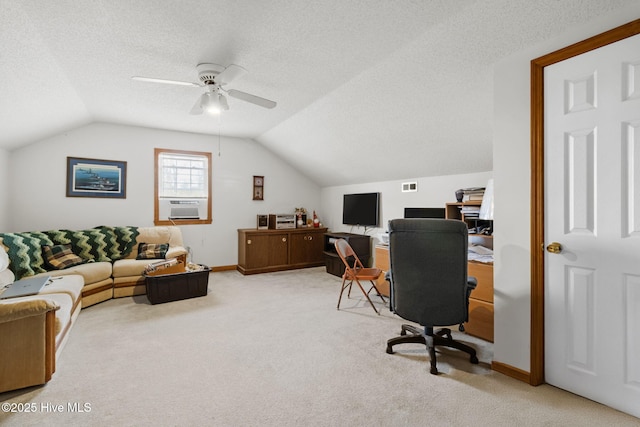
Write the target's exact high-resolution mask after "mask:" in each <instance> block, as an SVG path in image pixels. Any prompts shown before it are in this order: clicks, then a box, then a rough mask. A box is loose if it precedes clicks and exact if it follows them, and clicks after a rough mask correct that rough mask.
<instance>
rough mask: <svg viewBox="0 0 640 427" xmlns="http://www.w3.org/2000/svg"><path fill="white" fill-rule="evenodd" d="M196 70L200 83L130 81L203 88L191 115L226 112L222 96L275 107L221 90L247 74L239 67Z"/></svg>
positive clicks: (205, 66)
mask: <svg viewBox="0 0 640 427" xmlns="http://www.w3.org/2000/svg"><path fill="white" fill-rule="evenodd" d="M196 69H197V71H198V80H200V83H192V82H184V81H179V80H167V79H156V78H151V77H141V76H133V77H132V79H133V80H138V81H143V82H151V83H163V84H172V85H180V86H196V87H203V88H205V92H204V93H203V94H202V95H201V96H200V98H198V100H197V101H196V103H195V104H194V106H193V108H192V109H191V111H190V113H191V114H202V113H203V112H207V113H210V114H219V113H220V112H221V111H222V110H228V109H229V104H228V103H227V98H226V97H225V96H224V94H227V95H229V96H230V97H232V98H237V99H240V100H242V101H246V102H250V103H252V104H255V105H258V106H260V107H264V108H274V107H275V106H276V105H277V104H276V103H275V102H274V101H270V100H268V99H265V98H261V97H259V96H256V95H251V94H250V93H246V92H241V91H239V90H236V89H229V90H227V89H225V88H223V86H225V85H227V84H229V83H231V82H232V81H233V80H235V79H237V78H238V77H241V76H244V75H245V74H247V70H245V69H244V68H242V67H241V66H239V65H235V64H231V65H229V66H228V67H223V66H221V65H217V64H198V66H197V67H196Z"/></svg>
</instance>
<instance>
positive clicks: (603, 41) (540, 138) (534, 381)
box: [529, 19, 640, 385]
mask: <svg viewBox="0 0 640 427" xmlns="http://www.w3.org/2000/svg"><path fill="white" fill-rule="evenodd" d="M636 34H640V19H636V20H634V21H631V22H629V23H627V24H624V25H621V26H619V27H616V28H614V29H612V30H609V31H606V32H604V33H601V34H598V35H596V36H593V37H591V38H588V39H586V40H583V41H581V42H578V43H575V44H572V45H570V46H567V47H565V48H562V49H559V50H556V51H555V52H552V53H549V54H547V55H544V56H541V57H539V58H536V59H534V60H532V61H531V333H530V338H531V354H530V372H529V384H531V385H540V384H543V383H544V382H545V378H544V356H545V353H544V352H545V348H544V323H545V322H544V320H545V319H544V276H545V274H544V273H545V265H544V222H545V218H544V207H545V206H544V190H545V187H544V68H545V67H546V66H549V65H553V64H555V63H557V62H561V61H564V60H566V59H569V58H573V57H574V56H578V55H581V54H583V53H586V52H589V51H592V50H595V49H598V48H600V47H603V46H606V45H608V44H611V43H615V42H617V41H620V40H623V39H626V38H628V37H632V36H635V35H636Z"/></svg>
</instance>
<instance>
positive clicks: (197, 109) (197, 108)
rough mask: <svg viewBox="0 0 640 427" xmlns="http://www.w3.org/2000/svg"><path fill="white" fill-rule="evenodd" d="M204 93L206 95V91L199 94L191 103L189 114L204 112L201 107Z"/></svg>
mask: <svg viewBox="0 0 640 427" xmlns="http://www.w3.org/2000/svg"><path fill="white" fill-rule="evenodd" d="M206 95H207V94H206V93H203V94H202V95H200V97H199V98H198V100H197V101H196V103H195V104H193V108H191V111H189V114H194V115H195V114H202V113H203V112H204V110H203V109H202V101H203V97H205V96H206Z"/></svg>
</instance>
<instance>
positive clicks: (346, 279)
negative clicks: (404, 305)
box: [335, 239, 386, 314]
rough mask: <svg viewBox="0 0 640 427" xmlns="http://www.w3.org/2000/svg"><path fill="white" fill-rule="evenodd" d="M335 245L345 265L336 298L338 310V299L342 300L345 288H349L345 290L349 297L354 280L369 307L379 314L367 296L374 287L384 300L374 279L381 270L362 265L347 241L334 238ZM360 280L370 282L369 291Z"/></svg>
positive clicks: (378, 275) (376, 278)
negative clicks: (350, 262) (351, 262)
mask: <svg viewBox="0 0 640 427" xmlns="http://www.w3.org/2000/svg"><path fill="white" fill-rule="evenodd" d="M335 247H336V252H337V253H338V255H339V256H340V259H341V260H342V262H343V263H344V266H345V270H344V274H343V275H342V287H341V289H340V297H339V298H338V306H337V309H338V310H339V309H340V301H341V300H342V294H343V292H344V290H345V289H346V288H349V291H348V292H347V298H350V297H351V285H352V284H353V282H354V281H355V282H356V283H357V284H358V287H359V288H360V290H361V291H362V293H363V294H364V296H365V297H366V298H367V301H369V304H371V307H373V310H374V311H375V312H376V313H377V314H380V312H379V311H378V310H377V309H376V307H375V306H374V305H373V302H371V298H369V292H371V290H373V289H375V290H376V293H377V294H378V296H379V297H380V298H381V299H382V302H386V301H385V300H384V297H383V296H382V294H381V293H380V291H379V290H378V288H377V287H376V280H378V277H380V275H381V274H382V270H380V269H379V268H366V267H364V265H362V262H361V261H360V259H359V258H358V256H357V255H356V253H355V252H354V251H353V248H352V247H351V245H349V243H348V242H347V241H346V240H345V239H338V240H336V243H335ZM350 259H353V264H352V265H349V260H350ZM361 280H368V281H369V282H370V283H371V288H369V292H366V291H365V290H364V288H363V287H362V284H361V283H360V281H361Z"/></svg>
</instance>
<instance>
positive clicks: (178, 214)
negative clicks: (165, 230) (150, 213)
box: [154, 148, 211, 225]
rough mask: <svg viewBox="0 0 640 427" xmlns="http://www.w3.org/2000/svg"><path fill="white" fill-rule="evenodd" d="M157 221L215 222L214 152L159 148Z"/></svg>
mask: <svg viewBox="0 0 640 427" xmlns="http://www.w3.org/2000/svg"><path fill="white" fill-rule="evenodd" d="M155 160H156V163H155V165H156V166H155V206H154V223H155V224H156V225H170V224H180V225H182V224H211V153H204V152H196V151H181V150H166V149H163V148H156V149H155Z"/></svg>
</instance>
